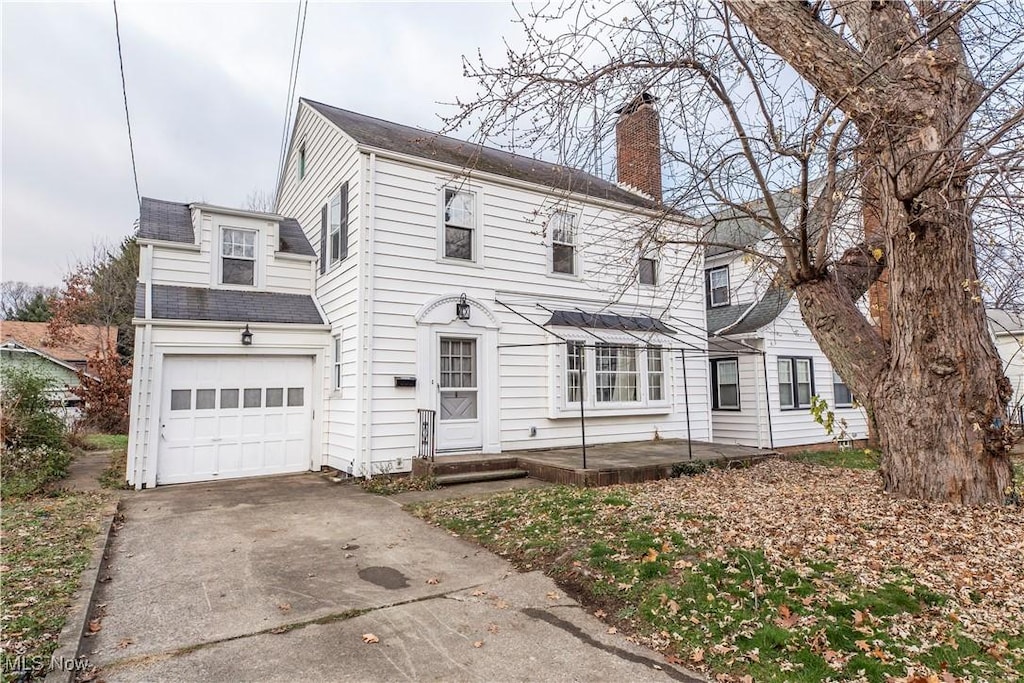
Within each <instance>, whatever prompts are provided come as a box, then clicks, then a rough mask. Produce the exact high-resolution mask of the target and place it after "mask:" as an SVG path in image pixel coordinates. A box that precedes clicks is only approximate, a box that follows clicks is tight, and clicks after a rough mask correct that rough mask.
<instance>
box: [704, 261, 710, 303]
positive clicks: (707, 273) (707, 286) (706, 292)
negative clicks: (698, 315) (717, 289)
mask: <svg viewBox="0 0 1024 683" xmlns="http://www.w3.org/2000/svg"><path fill="white" fill-rule="evenodd" d="M704 307H705V308H711V271H710V270H705V271H704Z"/></svg>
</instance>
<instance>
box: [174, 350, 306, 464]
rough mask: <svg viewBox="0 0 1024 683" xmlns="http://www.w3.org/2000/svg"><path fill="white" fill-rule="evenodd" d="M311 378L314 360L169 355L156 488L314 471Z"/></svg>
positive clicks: (301, 357)
mask: <svg viewBox="0 0 1024 683" xmlns="http://www.w3.org/2000/svg"><path fill="white" fill-rule="evenodd" d="M312 377H313V359H312V357H303V356H263V357H246V356H167V357H165V359H164V377H163V389H162V401H161V405H162V410H161V439H160V444H161V445H160V449H159V454H158V460H157V483H158V484H169V483H181V482H186V481H207V480H211V479H228V478H235V477H244V476H253V475H262V474H277V473H284V472H300V471H304V470H307V469H309V466H310V452H311V444H312V439H311V436H312V434H311V432H312V408H311V406H310V405H308V403H309V400H308V397H309V396H310V395H311V391H312ZM172 396H173V401H172Z"/></svg>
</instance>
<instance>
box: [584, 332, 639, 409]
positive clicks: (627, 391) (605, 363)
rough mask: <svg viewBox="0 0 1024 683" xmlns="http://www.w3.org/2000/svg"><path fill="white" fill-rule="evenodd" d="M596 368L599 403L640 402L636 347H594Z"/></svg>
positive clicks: (617, 345) (615, 345)
mask: <svg viewBox="0 0 1024 683" xmlns="http://www.w3.org/2000/svg"><path fill="white" fill-rule="evenodd" d="M594 361H595V363H596V364H597V367H596V368H594V370H595V372H596V379H597V383H596V385H595V389H596V392H597V400H598V402H599V403H630V402H634V401H639V400H640V395H639V392H638V389H639V385H640V373H639V370H638V368H637V362H636V347H635V346H627V345H619V344H598V345H597V346H595V347H594Z"/></svg>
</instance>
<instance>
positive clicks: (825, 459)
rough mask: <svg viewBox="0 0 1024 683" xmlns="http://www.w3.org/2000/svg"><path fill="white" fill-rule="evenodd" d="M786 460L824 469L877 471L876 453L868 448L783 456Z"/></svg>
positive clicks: (807, 452) (806, 452)
mask: <svg viewBox="0 0 1024 683" xmlns="http://www.w3.org/2000/svg"><path fill="white" fill-rule="evenodd" d="M785 459H786V460H790V461H793V462H805V463H808V464H810V465H824V466H825V467H846V468H849V469H854V470H875V469H878V451H873V450H871V449H870V448H851V449H849V450H845V451H840V450H834V451H804V452H802V453H793V454H791V455H787V456H785Z"/></svg>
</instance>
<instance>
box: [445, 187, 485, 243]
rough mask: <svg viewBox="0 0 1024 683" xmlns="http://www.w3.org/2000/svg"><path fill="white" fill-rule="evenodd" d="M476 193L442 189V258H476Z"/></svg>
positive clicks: (448, 188)
mask: <svg viewBox="0 0 1024 683" xmlns="http://www.w3.org/2000/svg"><path fill="white" fill-rule="evenodd" d="M476 230H477V217H476V194H475V193H473V192H469V191H468V190H459V189H455V188H451V187H447V188H445V190H444V252H443V254H444V258H450V259H459V260H462V261H474V260H476V254H475V252H476V248H475V244H474V243H475V242H476Z"/></svg>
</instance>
